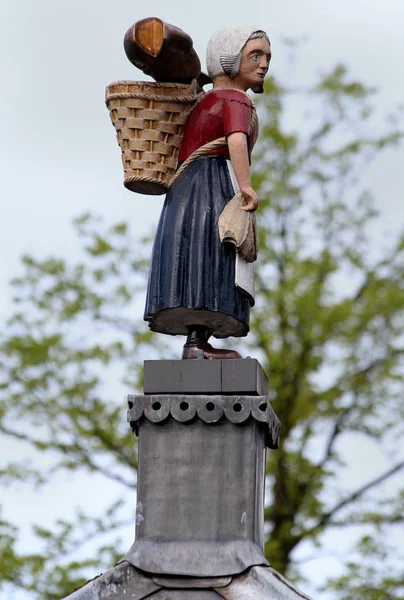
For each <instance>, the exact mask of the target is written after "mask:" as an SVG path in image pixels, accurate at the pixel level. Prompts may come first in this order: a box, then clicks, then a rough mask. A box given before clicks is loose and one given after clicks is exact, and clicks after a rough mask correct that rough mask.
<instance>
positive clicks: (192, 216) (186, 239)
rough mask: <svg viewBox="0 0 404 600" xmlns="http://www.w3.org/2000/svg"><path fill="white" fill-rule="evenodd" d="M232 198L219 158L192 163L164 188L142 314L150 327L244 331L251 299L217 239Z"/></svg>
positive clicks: (220, 333) (230, 251)
mask: <svg viewBox="0 0 404 600" xmlns="http://www.w3.org/2000/svg"><path fill="white" fill-rule="evenodd" d="M233 196H234V189H233V185H232V182H231V178H230V173H229V169H228V166H227V162H226V159H225V158H224V157H202V158H198V159H197V160H195V161H193V162H192V163H191V164H190V165H189V166H188V167H187V168H186V169H185V171H184V172H183V173H182V174H181V175H180V177H179V178H178V179H177V180H176V181H175V183H174V185H173V187H172V188H171V189H170V190H169V191H168V193H167V196H166V199H165V202H164V206H163V210H162V213H161V217H160V221H159V225H158V228H157V233H156V238H155V241H154V246H153V254H152V260H151V267H150V274H149V284H148V290H147V299H146V308H145V315H144V318H145V320H146V321H149V327H150V329H151V330H152V331H157V332H160V333H167V334H171V335H178V334H182V335H186V334H187V333H188V329H187V327H192V326H193V325H203V326H206V327H208V329H209V330H210V333H211V334H212V335H213V336H215V337H217V338H226V337H229V336H235V337H240V336H245V335H247V333H248V331H249V318H250V306H251V303H252V302H251V298H250V297H249V296H246V295H245V294H243V293H242V292H241V291H240V290H239V288H237V287H236V285H235V282H234V280H235V263H236V254H235V249H234V247H233V246H232V245H230V244H225V245H223V244H222V243H221V241H220V238H219V228H218V220H219V216H220V213H221V212H222V210H223V208H224V207H225V205H226V204H227V202H228V201H229V200H231V198H232V197H233Z"/></svg>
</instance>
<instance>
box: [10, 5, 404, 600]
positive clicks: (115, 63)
mask: <svg viewBox="0 0 404 600" xmlns="http://www.w3.org/2000/svg"><path fill="white" fill-rule="evenodd" d="M150 6H151V7H152V8H151V9H150V11H151V12H149V9H148V3H146V2H136V1H134V0H132V1H129V0H118V1H117V2H114V3H112V2H107V1H106V0H2V2H1V4H0V63H1V74H2V84H3V85H2V93H1V95H0V173H1V178H0V256H1V260H0V294H1V302H0V318H1V317H4V315H5V314H7V313H8V312H9V310H10V300H9V298H10V295H9V291H8V288H7V282H8V280H9V279H10V278H11V277H12V276H13V275H15V274H16V272H18V268H19V266H18V265H19V257H20V255H21V254H22V253H23V252H29V253H32V254H35V255H37V256H38V255H39V256H41V257H43V256H47V255H59V254H60V255H62V256H71V257H73V258H74V257H75V256H77V254H78V244H77V241H76V238H75V236H74V234H73V232H72V228H71V225H70V222H71V219H72V218H73V217H75V216H77V215H78V214H80V213H83V212H85V211H92V212H96V213H98V214H101V215H104V216H105V217H106V218H107V219H108V220H121V219H125V220H128V221H129V222H130V223H131V224H132V225H133V227H134V230H135V232H137V233H138V234H139V236H141V235H143V234H144V233H146V232H148V231H149V229H150V227H151V225H153V224H155V223H156V222H157V219H158V215H159V212H160V208H161V205H162V201H163V200H162V199H163V197H161V196H160V197H151V198H146V197H142V196H139V195H135V194H133V193H131V192H129V191H127V190H126V189H125V188H124V187H123V185H122V181H123V176H122V175H123V174H122V166H121V162H120V152H119V149H118V146H117V143H116V139H115V132H114V130H113V127H112V125H111V123H110V120H109V116H108V111H107V109H106V107H105V105H104V92H105V87H106V85H107V84H109V83H110V82H112V81H114V80H119V79H133V80H139V79H143V78H144V76H143V74H142V73H140V72H139V71H138V70H137V69H135V67H134V66H133V65H131V64H130V63H129V61H128V60H127V58H126V56H125V53H124V51H123V46H122V41H123V36H124V34H125V32H126V30H127V29H128V28H129V26H130V25H132V24H133V23H134V22H135V21H137V20H139V19H141V18H144V17H147V16H158V17H161V18H162V19H164V20H166V21H168V22H169V23H172V24H174V25H177V26H178V27H180V28H182V29H184V30H185V31H186V32H187V33H189V34H190V35H191V37H192V38H193V40H194V46H195V48H196V50H197V52H198V54H199V56H200V57H201V60H202V63H203V64H204V62H205V61H204V54H205V48H206V44H207V41H208V40H209V38H210V36H211V35H212V34H213V33H214V31H215V30H216V29H219V28H220V27H223V26H225V25H230V24H251V25H253V26H257V27H259V28H260V29H264V30H265V31H267V32H268V34H269V36H270V38H271V40H272V49H273V60H272V64H271V70H272V72H273V73H274V75H276V76H277V77H280V78H281V79H282V80H284V81H285V83H289V84H293V83H295V82H298V83H310V82H312V81H313V80H314V78H315V75H316V74H317V73H319V72H321V71H326V70H329V69H330V68H332V67H333V66H334V65H335V64H336V63H337V62H343V63H345V64H347V65H348V67H349V68H350V69H351V71H352V73H353V75H354V76H355V77H357V78H358V79H360V80H362V81H363V82H365V83H367V84H368V85H374V86H376V87H378V88H379V89H380V94H379V100H378V103H379V108H380V111H381V113H383V112H388V111H389V110H390V109H392V108H393V107H394V106H395V105H397V104H399V103H402V102H403V97H404V83H403V81H404V79H403V72H404V68H403V56H404V35H403V31H404V1H403V0H384V1H383V2H380V1H379V0H339V1H338V2H331V1H327V0H304V1H303V0H282V1H279V0H276V1H275V0H255V2H242V1H241V0H232V1H229V0H221V1H220V2H219V1H218V0H204V1H203V2H196V1H191V0H189V1H185V0H154V2H153V3H151V4H150ZM285 37H292V38H296V37H297V38H301V37H307V41H306V43H305V44H304V45H303V46H302V50H301V52H300V55H301V56H300V60H299V61H298V63H297V65H296V66H295V67H294V68H291V67H290V65H289V64H288V56H287V53H286V51H285V48H284V46H282V44H281V43H280V42H281V40H282V39H283V38H285ZM287 77H293V81H289V80H288V79H287ZM296 110H299V108H298V107H296ZM403 164H404V150H403V149H401V150H392V151H389V152H387V153H385V155H384V156H383V157H382V158H381V159H379V160H378V161H377V162H376V163H375V164H374V165H372V167H371V168H370V169H369V171H368V173H367V174H366V176H365V179H364V184H366V185H369V186H371V187H372V189H373V190H374V191H375V194H376V199H377V204H378V207H379V208H380V210H381V211H382V214H383V219H382V221H381V225H380V230H378V231H376V232H375V237H376V239H375V241H376V243H378V236H380V239H381V238H382V234H383V232H384V231H385V230H386V229H388V228H389V227H395V226H396V225H397V223H400V222H402V214H403V208H402V206H403V189H404V169H403ZM129 391H130V390H129ZM124 410H125V409H124V408H123V411H124ZM9 451H10V447H9V446H6V445H5V444H4V440H0V457H1V455H3V456H4V455H7V453H8V452H9ZM368 464H369V463H366V461H365V462H364V463H363V464H362V465H361V468H362V472H363V473H364V471H363V470H365V471H366V470H370V472H371V467H369V468H368ZM364 476H365V475H364ZM80 481H81V483H83V481H84V480H83V478H81V479H80ZM78 489H79V486H78V485H77V482H76V484H74V483H72V482H69V481H68V480H67V479H66V480H63V479H60V478H59V480H58V481H56V482H55V487H54V488H52V490H50V491H48V492H42V493H41V494H39V495H37V496H35V495H33V496H31V499H30V503H29V506H27V505H26V503H25V502H24V500H23V498H21V499H20V500H19V498H20V496H19V494H20V495H21V496H23V495H24V494H23V488H20V490H19V491H16V492H11V491H8V492H7V495H6V498H5V500H4V498H3V497H2V499H1V500H2V503H3V502H4V504H5V515H4V516H6V517H7V516H8V517H9V518H16V517H17V515H18V516H20V515H21V513H22V507H23V505H24V518H25V519H26V522H27V524H28V523H29V522H32V521H35V522H38V521H41V520H42V521H43V522H47V519H49V518H53V517H56V516H58V514H57V508H55V503H54V502H53V500H52V499H54V498H55V496H57V497H58V498H60V499H61V501H60V503H59V502H58V507H59V509H60V510H62V509H63V510H64V511H65V512H67V513H68V512H69V506H73V505H74V504H78V503H79V500H78V498H77V495H78ZM81 494H82V498H81V500H80V502H81V501H82V502H83V504H86V503H87V506H88V498H86V497H83V496H85V494H83V492H81ZM106 494H107V492H106ZM111 494H112V492H111ZM101 495H102V496H103V498H104V494H101ZM112 497H113V496H112ZM133 502H134V499H133ZM46 503H48V506H47V509H46V511H44V509H43V507H44V505H45V504H46ZM51 505H52V508H49V507H50V506H51ZM99 509H100V510H101V504H100V505H99ZM48 524H49V523H48ZM132 538H133V534H132V532H128V539H130V540H131V539H132ZM317 566H318V565H317ZM317 566H314V568H312V569H310V568H309V567H308V571H307V573H308V576H309V577H315V571H316V569H317ZM330 568H331V569H332V566H331V567H330ZM307 591H310V590H309V589H308V590H307ZM323 598H324V599H325V598H326V596H325V595H324V596H323ZM25 599H26V595H24V594H15V595H13V596H11V595H10V597H9V599H8V600H25Z"/></svg>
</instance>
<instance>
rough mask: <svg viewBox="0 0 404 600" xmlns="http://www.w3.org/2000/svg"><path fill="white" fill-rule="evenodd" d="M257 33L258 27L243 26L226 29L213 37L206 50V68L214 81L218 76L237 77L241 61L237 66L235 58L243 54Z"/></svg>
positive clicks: (217, 32) (220, 30)
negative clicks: (243, 50)
mask: <svg viewBox="0 0 404 600" xmlns="http://www.w3.org/2000/svg"><path fill="white" fill-rule="evenodd" d="M255 31H258V28H257V27H255V28H254V27H249V26H247V25H241V26H238V27H224V28H223V29H219V31H216V33H214V34H213V35H212V37H211V38H210V40H209V43H208V47H207V49H206V67H207V70H208V74H209V76H210V77H211V78H212V79H213V77H217V76H218V75H225V74H226V75H230V76H231V77H234V76H235V75H237V73H238V70H239V68H240V60H239V61H238V64H237V65H235V63H234V61H235V57H236V56H237V55H238V54H239V53H240V52H241V50H242V48H243V47H244V46H245V44H246V43H247V41H248V39H249V38H250V36H251V35H252V34H253V33H254V32H255ZM240 58H241V57H240ZM235 69H236V70H235ZM234 70H235V72H234Z"/></svg>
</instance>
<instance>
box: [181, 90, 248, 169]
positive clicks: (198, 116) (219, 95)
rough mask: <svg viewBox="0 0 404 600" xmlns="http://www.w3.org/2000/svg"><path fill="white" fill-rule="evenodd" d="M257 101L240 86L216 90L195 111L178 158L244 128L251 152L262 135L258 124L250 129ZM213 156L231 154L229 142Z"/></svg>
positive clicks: (186, 128)
mask: <svg viewBox="0 0 404 600" xmlns="http://www.w3.org/2000/svg"><path fill="white" fill-rule="evenodd" d="M253 110H254V105H253V103H252V101H251V100H250V98H249V97H248V96H247V94H244V93H243V92H241V91H240V92H239V91H237V90H212V91H211V92H208V93H207V94H206V95H205V97H204V98H202V100H200V101H199V102H198V103H197V104H196V106H195V107H194V108H193V110H192V111H191V114H190V115H189V117H188V120H187V123H186V125H185V131H184V136H183V139H182V144H181V148H180V153H179V157H178V160H179V162H182V161H184V160H185V159H186V158H188V156H189V155H190V154H192V152H194V151H195V150H197V149H198V148H200V147H201V146H203V145H204V144H207V143H208V142H211V141H213V140H216V139H217V138H221V137H227V136H228V135H230V134H231V133H235V132H236V131H241V132H243V133H245V134H246V135H247V144H248V155H249V159H250V163H251V152H252V149H253V146H254V144H255V141H256V139H257V136H258V131H257V127H255V128H254V131H252V132H251V131H250V128H251V120H252V115H253ZM209 155H212V156H225V157H226V158H229V150H228V147H227V146H224V147H223V148H219V149H218V150H213V151H212V152H210V153H209Z"/></svg>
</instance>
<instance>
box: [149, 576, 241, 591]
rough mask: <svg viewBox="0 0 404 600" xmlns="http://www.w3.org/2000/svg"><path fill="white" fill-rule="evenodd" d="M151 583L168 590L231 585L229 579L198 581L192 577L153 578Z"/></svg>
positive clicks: (209, 578) (206, 578) (216, 578)
mask: <svg viewBox="0 0 404 600" xmlns="http://www.w3.org/2000/svg"><path fill="white" fill-rule="evenodd" d="M153 581H154V583H155V584H156V585H158V586H161V587H163V588H170V589H171V588H175V589H186V588H188V589H189V588H192V589H200V588H203V589H208V588H210V589H213V588H221V587H226V586H228V585H229V583H231V577H203V578H199V579H195V578H194V577H153Z"/></svg>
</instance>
